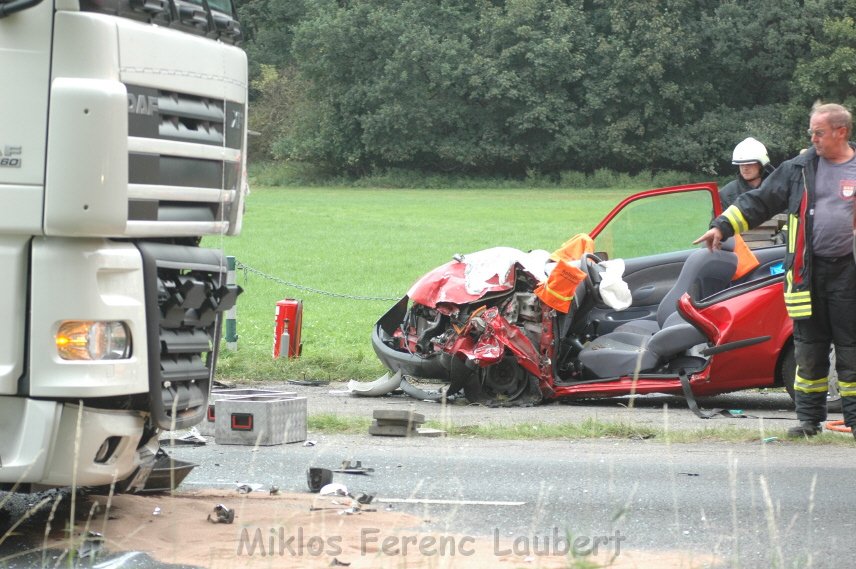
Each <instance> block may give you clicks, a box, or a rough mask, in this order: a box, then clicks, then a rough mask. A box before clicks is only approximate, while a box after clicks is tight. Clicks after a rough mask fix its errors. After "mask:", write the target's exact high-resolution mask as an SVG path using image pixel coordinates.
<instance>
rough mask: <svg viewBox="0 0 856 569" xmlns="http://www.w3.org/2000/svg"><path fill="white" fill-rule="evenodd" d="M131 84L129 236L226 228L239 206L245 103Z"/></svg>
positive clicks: (217, 231)
mask: <svg viewBox="0 0 856 569" xmlns="http://www.w3.org/2000/svg"><path fill="white" fill-rule="evenodd" d="M127 89H128V224H127V230H126V235H127V236H129V237H157V236H175V237H186V236H195V235H206V234H207V235H211V234H223V233H228V232H229V229H230V223H231V222H233V220H234V216H233V214H235V213H237V212H233V211H232V206H233V204H235V203H238V200H237V197H238V196H237V194H238V192H239V191H240V190H241V188H240V187H239V184H240V180H241V168H242V161H241V154H242V151H243V143H244V140H243V121H244V116H245V113H244V106H243V105H242V104H239V103H234V102H231V101H224V100H217V99H211V98H207V97H200V96H196V95H189V94H186V93H177V92H174V91H167V90H163V89H154V88H151V87H140V86H134V85H127Z"/></svg>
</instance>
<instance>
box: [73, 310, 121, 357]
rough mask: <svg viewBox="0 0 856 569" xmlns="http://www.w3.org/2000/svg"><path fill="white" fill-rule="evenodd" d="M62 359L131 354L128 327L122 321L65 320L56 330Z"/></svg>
mask: <svg viewBox="0 0 856 569" xmlns="http://www.w3.org/2000/svg"><path fill="white" fill-rule="evenodd" d="M56 349H57V353H59V357H61V358H62V359H64V360H122V359H126V358H129V357H131V331H130V330H129V329H128V326H127V325H126V324H125V323H124V322H115V321H113V322H94V321H88V320H67V321H65V322H63V323H62V324H60V326H59V330H57V333H56Z"/></svg>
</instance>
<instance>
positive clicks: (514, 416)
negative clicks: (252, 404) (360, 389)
mask: <svg viewBox="0 0 856 569" xmlns="http://www.w3.org/2000/svg"><path fill="white" fill-rule="evenodd" d="M308 389H311V390H317V389H319V388H315V387H313V388H308ZM316 393H317V392H316ZM310 396H311V394H310ZM331 397H339V398H340V399H339V401H338V403H337V402H336V400H335V399H334V400H333V401H329V399H330V398H331ZM782 397H784V398H785V399H782ZM786 398H787V396H786V395H783V394H777V393H771V394H770V393H762V394H758V393H754V394H741V395H733V396H728V397H725V398H722V397H720V398H714V399H713V400H706V401H705V402H706V403H709V404H711V405H717V406H723V407H726V408H735V407H736V406H739V408H741V409H742V410H744V412H746V413H749V414H752V415H753V416H766V417H768V418H769V420H765V421H759V420H757V419H740V420H732V419H715V420H713V421H719V423H718V424H720V425H721V424H723V422H725V423H726V424H733V425H735V426H742V427H745V428H751V429H758V428H759V427H760V426H763V425H767V426H770V425H772V427H771V428H774V429H778V430H781V429H782V428H784V427H787V426H790V425H792V424H793V419H792V417H793V411H792V410H788V409H787V407H788V403H787V399H786ZM322 400H324V401H326V403H324V404H322V403H321V401H322ZM313 401H314V402H315V404H314V405H313ZM664 401H665V402H667V404H668V405H669V407H668V410H667V411H664V410H663V403H664ZM641 403H642V404H641V405H637V406H635V408H634V409H627V408H626V407H624V406H622V405H621V404H619V403H617V402H615V401H611V402H599V403H596V404H594V405H585V406H576V405H575V406H572V407H568V406H556V405H552V406H547V407H535V408H531V409H478V408H476V409H473V408H469V407H464V408H461V409H459V408H457V407H455V406H452V407H451V408H445V409H441V408H440V406H438V405H437V404H431V403H423V402H416V403H415V404H414V403H413V402H412V401H410V402H408V401H404V400H402V401H398V400H397V399H395V398H393V399H388V398H387V399H376V400H373V401H368V402H367V401H366V400H363V399H360V400H355V399H354V398H345V399H342V398H341V396H336V395H330V394H326V395H324V396H321V395H320V394H319V395H315V396H311V398H310V400H309V404H310V413H312V412H313V409H316V410H318V409H332V411H324V412H337V413H350V414H357V415H362V414H364V413H366V412H370V409H371V408H390V406H392V407H393V408H395V407H397V406H399V405H405V404H406V405H407V406H408V407H409V406H411V405H415V408H417V410H418V411H419V412H426V413H427V414H429V418H430V414H431V413H438V416H441V415H442V416H445V417H446V420H447V421H451V422H461V421H462V422H472V421H486V420H495V421H498V422H502V423H506V422H508V421H515V420H520V419H519V416H520V415H524V414H529V413H531V414H533V415H532V416H533V417H539V416H540V417H545V416H551V415H553V414H555V415H556V416H557V417H558V418H560V419H562V420H565V421H567V420H569V418H570V420H582V419H584V418H585V417H588V416H592V415H594V416H597V417H599V418H601V419H602V420H618V419H620V418H621V417H624V419H625V420H628V417H633V418H634V419H633V420H640V421H650V422H652V423H653V422H656V423H659V424H662V423H663V422H664V420H665V421H666V422H668V424H669V425H670V426H671V428H686V429H700V428H704V427H706V426H708V425H710V424H712V421H701V420H700V419H698V418H696V417H695V416H694V415H692V414H691V413H690V412H689V411H688V410H686V408H685V405H684V406H683V408H681V404H682V401H681V400H680V399H679V398H659V399H658V398H646V399H645V400H642V401H641ZM432 405H433V406H434V407H431V406H432ZM346 409H347V410H346ZM368 416H370V415H368ZM485 417H486V418H485ZM773 417H784V418H786V420H784V421H779V420H777V419H773ZM531 420H532V419H531V418H530V419H529V421H531ZM549 420H559V419H549ZM309 438H310V439H312V440H314V441H315V443H316V444H315V445H314V446H311V447H307V446H303V445H302V444H300V443H295V444H290V445H283V446H273V447H260V448H258V449H257V450H253V449H252V448H250V447H246V446H228V445H216V444H214V445H212V444H209V445H207V446H204V447H175V448H174V449H171V454H173V456H175V457H176V458H179V459H182V460H188V461H192V462H194V463H197V464H199V465H200V466H199V467H197V468H196V469H195V470H193V472H192V473H191V474H190V476H189V477H188V478H187V479H186V480H185V482H184V485H183V486H184V487H187V488H192V487H200V486H202V487H210V486H221V487H234V486H235V485H236V484H238V483H250V484H260V485H261V486H262V489H263V490H267V489H268V488H269V487H270V486H271V485H276V486H278V487H279V488H280V489H282V490H284V491H295V492H306V491H307V485H306V470H307V469H308V468H309V467H312V466H318V467H324V468H336V467H338V466H339V465H341V463H342V461H343V460H350V461H355V460H360V461H361V462H362V464H363V465H364V466H367V467H371V468H373V469H374V472H372V473H371V474H368V475H353V474H352V475H349V474H335V476H334V481H335V482H341V483H343V484H345V485H346V486H347V488H348V490H349V491H350V492H351V493H353V494H356V493H359V492H365V493H368V494H372V495H374V496H376V500H377V502H378V507H391V508H395V509H397V510H399V511H406V512H408V513H414V514H417V515H419V516H420V517H421V518H422V519H423V520H424V529H430V530H433V531H437V532H441V533H446V532H447V533H449V534H456V535H460V534H462V533H463V534H467V535H474V536H491V537H492V538H496V537H498V538H501V539H506V540H510V541H511V542H513V543H517V544H518V546H519V547H521V548H523V547H526V546H528V547H530V548H534V547H535V543H536V542H535V538H538V540H539V541H538V542H537V543H538V544H540V545H539V547H543V546H544V545H545V542H547V543H550V542H551V541H552V542H555V540H556V536H565V535H566V534H567V533H570V534H572V535H573V536H578V537H588V538H590V539H595V538H603V539H607V538H609V537H610V536H612V537H613V540H612V541H611V542H609V543H611V544H613V545H614V544H615V538H616V536H620V537H621V540H620V546H621V547H627V548H631V549H643V550H655V551H673V550H676V551H681V552H693V553H697V554H699V555H702V554H710V555H715V556H717V558H719V559H721V560H722V562H723V565H722V566H724V567H752V568H757V567H774V566H776V567H815V568H822V567H830V568H832V567H837V568H840V567H843V566H846V564H845V565H841V559H842V557H841V556H842V555H844V554H845V553H846V552H847V551H848V547H849V545H850V544H852V536H853V534H854V532H856V520H854V516H853V514H852V512H853V511H854V507H856V495H854V494H853V493H852V492H849V491H848V490H847V488H848V487H847V485H846V481H849V479H850V477H851V476H852V473H853V465H854V457H856V444H854V448H850V447H849V446H848V447H841V446H806V445H802V444H798V443H790V442H781V441H774V442H770V443H766V444H765V443H761V442H757V443H740V444H726V443H713V444H673V445H669V444H666V443H663V442H659V441H653V440H645V441H628V440H620V441H619V440H596V441H591V440H586V441H572V442H568V441H562V442H559V441H537V442H536V441H492V440H490V441H488V440H477V439H462V438H448V439H447V438H418V439H412V438H408V439H401V438H388V437H372V436H369V435H368V434H366V435H349V436H343V435H335V436H333V435H322V436H316V435H313V434H310V437H309ZM408 499H409V500H416V501H417V503H401V502H399V501H400V500H408ZM386 500H394V501H396V502H395V503H388V502H386ZM420 500H421V501H425V500H434V501H436V500H447V501H450V502H449V503H448V504H436V503H424V502H419V501H420ZM494 502H495V503H494ZM507 502H512V503H513V502H522V505H513V504H507ZM616 531H618V532H620V533H619V534H616V533H615V532H616ZM603 543H606V542H603Z"/></svg>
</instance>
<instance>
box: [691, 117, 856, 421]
mask: <svg viewBox="0 0 856 569" xmlns="http://www.w3.org/2000/svg"><path fill="white" fill-rule="evenodd" d="M852 129H853V118H852V115H851V114H850V112H849V111H848V110H847V109H846V108H844V107H843V106H841V105H836V104H825V105H820V106H816V107H815V108H814V109H813V110H812V112H811V116H810V119H809V130H808V134H809V136H810V137H811V143H812V146H811V147H810V148H809V149H808V150H806V151H804V152H803V153H802V154H800V155H799V156H796V157H795V158H792V159H791V160H788V161H786V162H784V163H783V164H782V165H781V166H779V167H778V168H777V169H776V170H775V171H774V172H773V173H772V174H770V176H769V177H768V178H767V179H766V180H764V182H763V183H762V184H761V186H760V187H759V188H757V189H754V190H751V191H749V192H747V193H745V194H743V195H742V196H740V197H739V198H737V201H736V202H735V203H734V204H733V205H731V206H730V207H729V208H728V209H726V210H725V211H724V212H723V213H722V215H721V216H719V217H717V218H716V219H714V220H713V221H712V222H711V225H710V229H709V230H708V231H707V232H706V233H705V234H704V235H702V236H701V237H699V238H698V239H697V240H696V241H695V243H704V244H705V245H706V246H707V247H708V248H711V249H713V248H719V247H720V246H721V241H722V240H723V239H726V238H728V237H731V236H732V235H733V234H735V233H741V232H744V231H746V230H748V229H750V228H752V227H755V226H757V225H758V224H760V223H762V222H764V221H765V220H767V219H768V218H769V217H771V216H772V215H773V214H774V213H776V212H778V211H781V210H783V209H786V210H787V212H788V239H787V241H788V243H787V248H786V252H785V261H784V264H785V268H786V274H785V287H784V292H785V306H786V307H787V310H788V314H789V315H790V316H791V318H793V321H794V347H795V355H796V363H797V369H796V378H795V381H794V392H795V401H796V411H797V419H798V420H799V425H798V426H795V427H793V428H791V429H789V430H788V435H789V436H792V437H811V436H814V435H816V434H818V433H819V432H820V431H821V428H822V427H821V423H822V422H823V421H825V420H826V395H827V390H828V375H829V351H830V346H831V345H834V346H835V355H836V370H837V371H838V382H839V387H840V390H841V402H842V407H843V411H844V423H845V424H846V425H847V426H848V427H850V428H851V429H852V431H853V433H854V437H856V261H854V255H853V249H852V247H853V196H854V193H856V158H854V157H856V144H853V143H851V142H849V140H850V134H851V131H852Z"/></svg>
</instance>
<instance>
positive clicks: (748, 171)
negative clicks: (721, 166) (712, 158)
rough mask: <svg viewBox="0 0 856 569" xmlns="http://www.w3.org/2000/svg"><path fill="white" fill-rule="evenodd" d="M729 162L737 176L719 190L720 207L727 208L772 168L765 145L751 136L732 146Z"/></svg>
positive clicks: (754, 186) (757, 184) (759, 182)
mask: <svg viewBox="0 0 856 569" xmlns="http://www.w3.org/2000/svg"><path fill="white" fill-rule="evenodd" d="M731 163H732V164H735V165H736V166H737V167H738V174H737V178H735V179H734V180H732V181H730V182H729V183H728V184H726V185H725V186H724V187H723V188H722V189H721V190H719V201H720V202H722V209H723V210H724V209H727V208H728V206H730V205H731V204H733V203H734V201H735V200H736V199H737V198H738V197H740V196H741V195H743V194H745V193H746V192H748V191H749V190H754V189H755V188H757V187H758V186H760V185H761V182H762V181H763V180H764V178H766V177H767V176H768V175H769V174H770V172H772V171H773V170H774V167H773V165H772V164H771V163H770V157H769V156H768V155H767V147H766V146H764V145H763V144H762V143H761V142H760V141H758V140H755V139H754V138H752V137H751V136H750V137H749V138H747V139H745V140H742V141H740V143H739V144H738V145H737V146H735V147H734V152H732V154H731Z"/></svg>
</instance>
